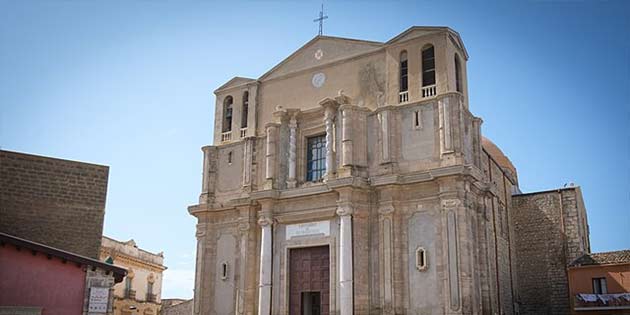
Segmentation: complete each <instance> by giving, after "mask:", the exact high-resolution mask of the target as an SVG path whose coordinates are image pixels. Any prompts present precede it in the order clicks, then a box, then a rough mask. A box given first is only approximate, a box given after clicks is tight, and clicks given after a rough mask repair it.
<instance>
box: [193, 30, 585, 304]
mask: <svg viewBox="0 0 630 315" xmlns="http://www.w3.org/2000/svg"><path fill="white" fill-rule="evenodd" d="M467 60H468V53H467V52H466V48H465V47H464V44H463V42H462V39H461V37H460V36H459V34H458V33H457V32H455V31H454V30H452V29H450V28H448V27H412V28H410V29H408V30H406V31H404V32H403V33H401V34H399V35H397V36H395V37H394V38H392V39H391V40H389V41H387V42H384V43H383V42H373V41H366V40H356V39H347V38H338V37H331V36H317V37H315V38H314V39H312V40H311V41H309V42H308V43H306V44H305V45H304V46H303V47H301V48H300V49H298V50H297V51H296V52H294V53H293V54H291V55H290V56H289V57H287V58H286V59H285V60H283V61H282V62H280V63H279V64H278V65H276V66H275V67H273V68H272V69H270V70H269V71H268V72H267V73H265V74H263V75H262V76H261V77H259V78H258V79H250V78H243V77H234V78H233V79H231V80H230V81H228V82H227V83H225V84H224V85H222V86H221V87H219V88H218V89H217V90H216V91H215V92H214V93H215V95H216V109H215V122H214V145H211V146H205V147H203V148H202V151H203V180H202V185H201V186H202V187H201V195H200V198H199V203H198V204H197V205H193V206H190V207H189V208H188V211H189V213H190V214H191V215H193V216H195V217H196V218H197V227H196V237H197V240H198V242H197V258H196V276H195V294H194V306H193V313H194V314H195V315H198V314H203V315H207V314H247V315H250V314H251V315H254V314H259V315H270V314H273V315H276V314H278V315H280V314H291V315H297V314H308V315H320V314H322V315H323V314H340V315H349V314H563V313H568V311H569V297H568V291H566V290H567V289H566V274H565V267H566V265H567V264H568V263H570V261H571V260H572V259H573V258H577V257H579V256H580V255H581V254H583V253H585V252H588V251H589V240H588V226H587V220H586V211H585V209H584V203H583V201H582V195H581V192H580V189H579V187H576V186H573V185H571V186H569V187H565V188H562V189H558V190H552V191H545V192H539V193H528V194H523V193H521V191H520V189H519V186H518V176H517V172H516V168H515V167H514V166H513V165H512V163H511V162H510V160H509V159H508V158H507V157H506V156H505V155H504V154H503V153H502V152H501V150H500V149H499V148H498V147H497V146H496V145H494V144H493V143H492V142H491V141H490V140H488V139H487V138H484V137H483V136H482V134H481V124H482V120H481V119H480V118H479V117H476V116H474V115H473V114H472V113H471V112H470V106H469V102H468V82H467V75H466V62H467ZM551 282H553V283H551Z"/></svg>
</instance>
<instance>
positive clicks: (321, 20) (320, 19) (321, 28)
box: [313, 3, 328, 36]
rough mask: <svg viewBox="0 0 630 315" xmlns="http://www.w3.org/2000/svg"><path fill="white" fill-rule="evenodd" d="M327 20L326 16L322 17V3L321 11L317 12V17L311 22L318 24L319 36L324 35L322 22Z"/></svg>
mask: <svg viewBox="0 0 630 315" xmlns="http://www.w3.org/2000/svg"><path fill="white" fill-rule="evenodd" d="M327 18H328V15H324V4H323V3H322V10H321V11H319V17H318V18H316V19H314V20H313V22H319V36H322V35H323V33H324V20H325V19H327Z"/></svg>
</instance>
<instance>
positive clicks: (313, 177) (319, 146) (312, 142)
mask: <svg viewBox="0 0 630 315" xmlns="http://www.w3.org/2000/svg"><path fill="white" fill-rule="evenodd" d="M325 172H326V136H325V135H321V136H315V137H309V138H307V139H306V181H307V182H315V181H318V180H321V179H322V177H323V176H324V173H325Z"/></svg>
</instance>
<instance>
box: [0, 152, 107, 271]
mask: <svg viewBox="0 0 630 315" xmlns="http://www.w3.org/2000/svg"><path fill="white" fill-rule="evenodd" d="M108 174H109V168H108V167H107V166H101V165H94V164H87V163H81V162H75V161H68V160H61V159H55V158H49V157H43V156H37V155H31V154H23V153H17V152H11V151H4V150H0V231H2V232H4V233H7V234H11V235H15V236H18V237H21V238H25V239H29V240H32V241H35V242H39V243H43V244H46V245H49V246H52V247H56V248H59V249H63V250H66V251H69V252H73V253H77V254H80V255H83V256H87V257H90V258H96V259H98V255H99V249H100V247H101V236H102V233H103V217H104V215H105V199H106V195H107V180H108Z"/></svg>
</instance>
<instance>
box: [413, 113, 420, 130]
mask: <svg viewBox="0 0 630 315" xmlns="http://www.w3.org/2000/svg"><path fill="white" fill-rule="evenodd" d="M413 127H414V128H415V129H420V128H422V111H421V110H417V111H414V112H413Z"/></svg>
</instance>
